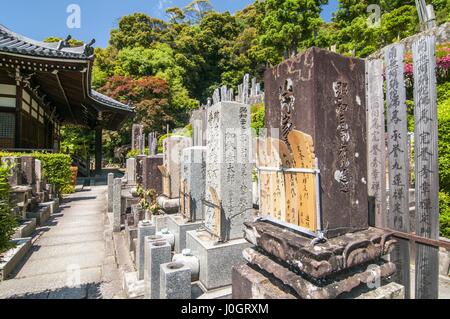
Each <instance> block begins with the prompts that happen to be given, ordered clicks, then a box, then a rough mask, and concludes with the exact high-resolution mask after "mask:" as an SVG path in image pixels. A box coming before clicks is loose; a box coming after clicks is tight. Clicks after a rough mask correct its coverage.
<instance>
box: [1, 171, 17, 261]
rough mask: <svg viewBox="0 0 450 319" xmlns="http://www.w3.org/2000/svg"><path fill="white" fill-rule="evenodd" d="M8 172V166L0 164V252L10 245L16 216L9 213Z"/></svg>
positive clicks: (15, 224)
mask: <svg viewBox="0 0 450 319" xmlns="http://www.w3.org/2000/svg"><path fill="white" fill-rule="evenodd" d="M8 174H9V167H7V166H6V165H4V164H0V253H2V252H4V251H5V250H7V249H8V248H10V247H11V244H10V239H11V236H12V235H13V234H14V231H15V227H16V226H17V221H16V218H15V217H14V216H13V214H12V213H11V203H10V199H9V190H10V186H9V184H8Z"/></svg>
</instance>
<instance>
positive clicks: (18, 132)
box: [14, 84, 22, 148]
mask: <svg viewBox="0 0 450 319" xmlns="http://www.w3.org/2000/svg"><path fill="white" fill-rule="evenodd" d="M15 121H16V123H15V124H16V127H15V134H14V147H15V148H21V147H22V84H18V85H16V119H15Z"/></svg>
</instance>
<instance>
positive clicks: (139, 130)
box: [131, 124, 145, 154]
mask: <svg viewBox="0 0 450 319" xmlns="http://www.w3.org/2000/svg"><path fill="white" fill-rule="evenodd" d="M131 134H132V135H131V149H132V150H137V151H139V154H144V149H145V144H144V127H143V126H142V125H139V124H133V127H132V133H131Z"/></svg>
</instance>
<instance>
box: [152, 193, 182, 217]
mask: <svg viewBox="0 0 450 319" xmlns="http://www.w3.org/2000/svg"><path fill="white" fill-rule="evenodd" d="M157 202H158V205H159V206H160V207H161V210H162V211H164V213H165V214H177V213H178V212H179V211H180V206H181V205H180V198H169V197H167V196H159V197H158V198H157Z"/></svg>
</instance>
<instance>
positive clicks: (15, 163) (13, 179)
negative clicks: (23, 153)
mask: <svg viewBox="0 0 450 319" xmlns="http://www.w3.org/2000/svg"><path fill="white" fill-rule="evenodd" d="M1 161H2V163H5V164H6V165H8V166H10V167H11V168H10V174H9V176H8V183H9V185H11V187H14V186H18V185H21V184H22V177H21V174H20V172H21V169H20V158H19V157H2V158H1Z"/></svg>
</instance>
